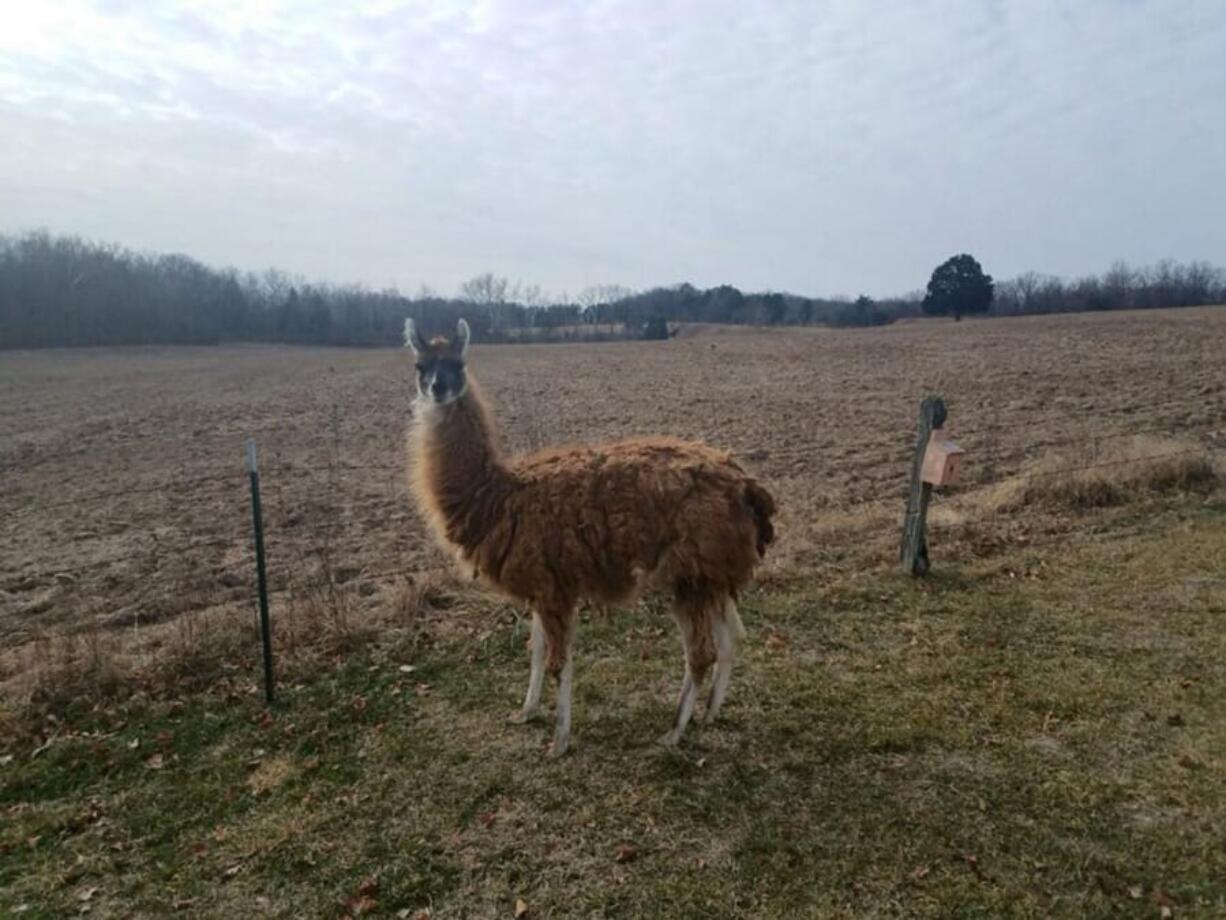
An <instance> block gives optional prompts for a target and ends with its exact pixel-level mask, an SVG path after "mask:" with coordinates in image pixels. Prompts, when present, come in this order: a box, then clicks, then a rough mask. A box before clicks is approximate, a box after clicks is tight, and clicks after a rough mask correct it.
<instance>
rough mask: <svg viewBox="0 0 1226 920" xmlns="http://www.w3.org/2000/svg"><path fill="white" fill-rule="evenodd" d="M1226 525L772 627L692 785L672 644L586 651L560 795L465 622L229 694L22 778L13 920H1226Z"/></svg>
mask: <svg viewBox="0 0 1226 920" xmlns="http://www.w3.org/2000/svg"><path fill="white" fill-rule="evenodd" d="M1222 524H1223V509H1222V508H1221V506H1220V505H1218V506H1214V507H1204V506H1203V505H1202V504H1201V503H1200V502H1196V503H1187V504H1186V505H1185V506H1184V507H1183V508H1182V509H1181V510H1179V511H1178V512H1171V511H1167V512H1166V513H1164V514H1160V515H1155V516H1152V517H1151V518H1150V519H1149V520H1148V522H1147V527H1146V529H1145V530H1143V531H1142V532H1140V533H1139V534H1137V535H1135V536H1130V537H1129V536H1122V535H1120V534H1118V533H1117V534H1115V535H1113V536H1112V537H1111V538H1110V539H1104V540H1100V541H1095V542H1076V541H1073V542H1070V543H1068V544H1067V545H1063V546H1051V547H1046V548H1041V549H1037V550H1030V551H1024V552H1015V553H1011V554H1010V555H1008V556H1003V557H998V558H994V559H989V560H984V561H981V562H978V563H972V564H966V565H961V566H958V567H957V568H956V569H954V570H951V569H950V568H949V567H943V574H938V575H937V576H936V577H935V578H932V579H929V580H927V581H924V582H914V581H911V580H909V579H904V578H902V577H900V576H897V575H895V574H893V573H887V572H882V571H868V572H865V571H860V572H856V573H852V574H848V575H846V576H843V577H835V578H828V577H825V576H826V573H822V575H823V577H822V579H821V580H816V581H810V582H809V583H795V584H791V585H789V586H788V587H787V588H780V589H776V590H772V591H771V592H769V593H758V594H753V595H751V596H749V597H747V598H746V599H745V604H744V616H745V620H746V625H747V627H748V630H749V635H750V639H749V642H748V644H747V645H746V647H745V651H744V656H743V661H742V663H741V664H740V665H739V666H738V669H737V672H736V675H735V676H734V681H733V689H732V694H731V696H730V698H729V703H728V706H727V707H726V709H725V718H724V719H723V720H722V721H721V724H720V725H718V726H716V727H714V728H712V729H709V730H702V731H695V732H694V733H692V734H691V735H690V736H688V737H687V739H686V742H685V744H684V746H683V747H682V749H681V750H680V751H679V752H676V753H671V752H667V751H664V750H663V749H660V748H658V747H657V746H656V745H655V744H654V743H653V742H652V739H653V738H655V737H656V736H657V735H658V734H659V731H660V727H661V725H663V724H665V723H666V722H667V720H668V718H669V716H670V710H671V702H672V698H673V694H674V692H675V689H676V683H677V681H678V679H679V677H680V663H681V662H680V655H679V652H678V650H677V648H676V643H675V640H674V637H673V635H672V630H671V627H669V626H668V624H667V617H666V614H665V613H664V612H663V611H662V610H658V609H655V608H654V607H645V608H643V609H640V610H637V611H635V612H633V613H629V612H617V613H614V614H613V615H612V616H611V617H596V616H593V617H590V618H587V619H586V620H585V623H584V626H583V629H582V630H581V632H580V636H579V648H578V668H577V671H576V724H575V728H576V733H577V734H576V747H575V749H574V751H573V752H572V754H571V755H570V756H568V757H567V758H564V759H563V760H562V761H560V762H555V761H551V760H549V759H548V758H546V757H545V747H546V745H547V741H548V737H549V731H550V729H549V726H548V725H538V726H511V725H508V724H507V723H506V720H505V717H506V715H508V714H509V713H510V712H512V711H513V710H514V708H515V706H516V705H517V703H518V696H519V693H520V691H521V690H522V685H523V682H524V680H525V678H526V672H527V660H526V655H525V652H524V648H523V640H524V634H525V630H524V627H523V625H522V624H520V623H517V622H516V621H515V620H514V618H508V617H505V616H500V615H495V614H494V613H493V611H492V610H490V611H487V610H485V609H484V608H483V607H482V606H481V605H480V602H479V601H480V599H479V598H466V597H465V596H464V595H459V594H457V595H449V594H448V595H445V596H442V597H440V598H438V601H439V602H441V603H444V604H446V603H449V602H450V601H452V600H454V601H455V602H456V606H453V607H450V608H449V609H448V610H447V611H446V614H445V615H444V619H445V621H446V623H447V625H448V627H449V628H448V629H447V630H442V629H441V628H440V629H438V630H436V629H433V628H432V629H431V630H429V631H428V632H427V634H426V635H425V636H424V637H423V640H422V641H421V642H420V643H417V644H416V645H406V644H403V643H402V642H401V641H400V640H399V639H398V638H397V637H396V636H395V635H394V631H393V630H391V629H390V628H389V631H388V633H386V634H384V636H383V639H382V640H381V641H380V642H379V643H375V644H372V645H369V646H366V647H365V648H363V649H361V650H358V651H356V652H352V653H350V654H349V655H348V656H346V658H345V659H344V661H343V662H341V663H339V664H336V665H333V666H328V667H315V668H313V669H311V670H309V671H308V672H304V673H300V674H298V675H296V676H295V678H294V680H292V681H287V683H286V685H285V687H284V689H283V693H282V696H281V700H280V702H279V704H278V705H277V706H276V707H275V708H274V709H272V710H271V711H266V710H265V709H264V708H263V706H262V705H261V702H260V699H259V694H258V692H257V691H256V688H255V687H254V686H251V687H247V688H242V687H234V688H232V689H231V690H230V691H226V690H224V689H221V688H218V689H216V690H215V691H214V692H206V693H202V694H198V695H194V696H192V697H188V698H184V699H181V700H170V701H164V702H146V703H138V702H133V703H131V704H129V705H127V706H125V707H123V708H121V709H102V710H100V711H97V712H86V713H82V714H80V715H79V716H78V717H76V718H73V719H70V720H65V721H63V722H61V723H60V724H58V725H57V726H56V729H55V732H54V733H53V734H50V733H49V734H50V737H48V738H47V739H45V740H44V741H43V743H41V744H40V745H39V746H38V747H33V746H32V745H29V744H22V745H14V744H12V743H11V742H10V743H9V745H8V746H7V747H5V748H4V749H3V754H4V757H5V758H6V759H5V760H3V761H2V762H0V814H3V816H4V820H3V821H0V915H4V916H10V915H18V911H19V910H23V909H24V912H23V913H21V914H20V915H21V916H32V917H53V916H66V915H70V914H75V913H76V912H78V911H79V910H80V909H81V907H82V905H87V906H88V907H89V908H90V915H91V916H94V917H122V916H134V915H135V916H165V915H168V914H171V913H174V912H182V913H185V914H186V915H189V916H200V917H214V916H250V915H258V916H268V917H292V916H335V917H341V916H345V915H349V916H353V917H356V916H359V915H362V914H365V915H369V916H387V917H396V916H401V915H402V912H404V913H403V915H405V916H410V917H411V916H416V915H418V913H419V912H421V911H429V916H430V917H431V918H432V920H445V918H450V917H509V916H513V915H514V911H515V905H516V903H517V901H521V900H522V901H523V902H524V903H525V904H526V905H527V907H528V908H529V910H530V911H531V916H533V917H542V918H543V917H571V916H585V917H588V916H590V917H602V916H653V917H662V918H673V917H676V918H680V917H692V916H707V917H716V918H723V917H728V918H732V917H745V916H753V917H764V918H783V917H797V916H804V917H836V916H837V917H846V916H854V917H934V918H935V917H950V916H965V917H1036V918H1037V917H1078V918H1083V917H1090V918H1100V917H1101V918H1106V917H1112V918H1114V917H1157V916H1159V915H1160V914H1161V912H1162V908H1164V907H1165V908H1167V909H1168V910H1170V911H1172V912H1173V915H1174V916H1175V917H1212V916H1221V915H1223V912H1224V911H1226V884H1224V883H1223V879H1226V851H1223V850H1222V847H1221V841H1222V839H1223V835H1226V804H1224V802H1223V799H1222V795H1221V790H1222V788H1223V784H1226V759H1224V757H1223V752H1224V751H1226V734H1224V732H1226V728H1224V727H1226V709H1224V708H1223V706H1224V702H1223V701H1226V644H1224V643H1226V634H1223V632H1222V631H1221V630H1220V629H1219V628H1218V626H1219V625H1220V624H1219V622H1218V621H1219V620H1220V612H1221V610H1222V609H1223V604H1226V582H1223V580H1222V578H1221V569H1220V561H1221V558H1222V553H1223V552H1224V551H1226V544H1224V542H1223V540H1224V535H1226V531H1224V530H1223V526H1222ZM416 596H417V594H416V592H414V591H410V592H407V596H406V599H405V603H406V604H407V605H408V609H409V610H417V601H416V600H415V598H416ZM413 616H417V617H422V618H424V619H426V620H427V621H430V622H431V623H432V624H433V625H438V626H439V627H441V625H442V624H434V618H435V617H436V616H439V614H438V613H437V612H428V611H427V610H426V608H424V607H423V608H421V610H420V611H419V612H417V613H414V614H413Z"/></svg>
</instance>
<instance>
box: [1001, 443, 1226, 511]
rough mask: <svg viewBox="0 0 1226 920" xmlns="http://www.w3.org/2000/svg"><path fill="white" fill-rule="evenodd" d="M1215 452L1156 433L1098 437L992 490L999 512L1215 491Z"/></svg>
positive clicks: (1217, 479) (1103, 505) (1082, 507)
mask: <svg viewBox="0 0 1226 920" xmlns="http://www.w3.org/2000/svg"><path fill="white" fill-rule="evenodd" d="M1220 480H1221V476H1220V474H1219V471H1218V468H1217V464H1216V463H1215V462H1214V456H1213V453H1212V451H1210V450H1209V449H1208V448H1206V447H1205V446H1204V445H1203V444H1200V443H1197V442H1195V441H1186V440H1178V439H1174V438H1158V437H1153V436H1146V435H1142V436H1137V437H1132V438H1129V439H1126V440H1112V441H1107V442H1095V441H1093V440H1090V441H1088V442H1087V443H1086V445H1085V446H1084V447H1082V448H1081V449H1079V450H1076V451H1073V452H1065V453H1052V454H1049V455H1048V456H1046V457H1045V458H1044V459H1043V460H1042V461H1040V462H1039V463H1036V464H1035V465H1033V466H1032V467H1031V468H1030V469H1028V470H1026V471H1024V472H1023V473H1022V475H1020V476H1018V477H1016V478H1013V479H1009V480H1006V481H1004V482H1002V483H1000V484H999V485H998V486H997V487H996V488H995V489H992V490H989V492H988V493H987V496H986V498H987V503H988V505H989V507H991V508H992V510H995V511H1010V512H1015V511H1020V510H1022V509H1024V508H1031V507H1035V506H1039V507H1046V508H1063V509H1069V510H1073V511H1078V510H1086V509H1092V508H1106V507H1110V506H1114V505H1123V504H1126V503H1127V502H1129V501H1134V500H1136V499H1137V498H1139V497H1143V496H1147V495H1161V494H1170V493H1174V492H1187V491H1199V492H1210V491H1212V490H1213V488H1214V487H1215V486H1216V485H1217V484H1218V483H1219V482H1220Z"/></svg>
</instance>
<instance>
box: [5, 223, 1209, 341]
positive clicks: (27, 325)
mask: <svg viewBox="0 0 1226 920" xmlns="http://www.w3.org/2000/svg"><path fill="white" fill-rule="evenodd" d="M921 299H922V295H921V293H920V292H916V293H913V294H910V295H908V296H905V297H899V298H893V299H889V300H879V301H874V300H872V299H870V298H868V297H860V298H858V299H857V300H855V301H849V300H845V299H843V300H841V299H818V298H809V297H800V296H796V295H792V294H782V293H773V292H767V293H755V294H747V293H743V292H741V291H739V290H737V289H736V288H734V287H731V286H729V285H722V286H720V287H715V288H710V289H707V290H701V289H699V288H695V287H694V286H692V285H690V284H680V285H675V286H672V287H659V288H654V289H652V290H648V291H642V292H638V293H635V292H632V291H630V290H629V289H627V288H623V287H619V286H616V285H602V286H595V287H590V288H587V289H585V290H584V291H582V292H580V293H579V294H578V295H577V296H575V297H573V298H572V297H565V296H564V297H561V298H557V299H556V300H553V301H551V300H549V299H548V298H546V297H544V296H543V295H542V294H541V291H540V289H539V288H538V287H536V286H522V285H519V284H514V283H512V282H509V281H508V280H507V279H505V278H500V277H497V276H495V275H491V274H485V275H480V276H478V277H476V278H473V279H472V280H470V281H468V282H466V283H465V284H464V285H462V287H461V290H460V293H459V295H458V296H456V297H440V296H437V295H435V294H433V293H432V292H429V291H426V290H423V291H422V292H421V293H420V294H418V295H417V296H413V297H406V296H404V295H402V294H401V293H399V292H398V291H395V290H384V291H372V290H369V289H367V288H363V287H360V286H355V285H349V286H345V285H334V284H319V283H313V282H304V281H300V280H298V279H295V278H292V277H290V276H289V275H286V274H285V273H283V272H278V271H267V272H264V273H251V272H238V271H235V270H233V269H215V268H210V267H208V266H206V265H202V264H201V263H199V262H197V261H195V260H194V259H191V258H188V257H187V256H182V255H156V254H145V253H139V252H134V251H132V250H129V249H125V248H122V247H119V246H114V245H108V244H103V243H95V242H89V241H85V240H81V239H79V238H76V237H65V236H53V235H50V234H47V233H30V234H25V235H21V236H2V235H0V348H43V347H52V346H66V345H67V346H72V345H129V344H155V343H164V344H212V343H218V342H234V341H250V342H292V343H302V344H315V345H394V344H398V343H399V342H400V336H401V329H402V327H403V323H404V318H405V317H406V316H412V317H414V318H415V319H416V320H418V321H419V322H420V323H421V324H422V326H423V328H425V329H426V330H428V331H434V330H439V331H441V330H445V329H450V328H452V327H453V326H454V323H455V321H456V319H458V318H459V317H460V316H464V317H466V318H467V319H468V320H469V323H470V325H471V326H472V328H473V333H474V336H475V337H476V338H477V340H479V341H485V342H500V341H502V342H530V341H569V340H576V339H584V340H592V339H612V338H644V337H645V338H662V337H666V336H667V335H668V334H669V330H670V327H669V324H674V328H675V324H676V323H682V322H709V323H745V324H758V325H782V324H806V325H807V324H813V323H823V324H827V325H835V326H868V325H881V324H884V323H890V322H893V321H894V320H897V319H900V318H902V317H909V316H919V315H921V309H920V302H921ZM1223 302H1226V273H1224V272H1222V271H1221V270H1220V269H1215V268H1213V267H1211V266H1209V265H1206V264H1204V263H1191V264H1189V265H1180V264H1177V263H1172V262H1162V263H1159V264H1158V265H1157V266H1154V267H1152V268H1146V269H1131V268H1129V267H1127V266H1125V265H1122V264H1117V265H1115V266H1114V267H1112V269H1111V270H1110V271H1108V272H1107V273H1106V274H1104V275H1102V276H1101V277H1097V276H1095V277H1089V278H1084V279H1080V280H1077V281H1062V280H1061V279H1059V278H1053V277H1049V276H1042V275H1037V274H1034V273H1028V274H1025V275H1021V276H1019V277H1018V278H1015V279H1012V280H1009V281H999V282H997V283H996V292H995V300H994V302H993V305H992V309H991V312H992V313H998V314H1014V313H1053V312H1065V311H1073V310H1111V309H1124V308H1134V307H1143V308H1147V307H1173V306H1192V305H1198V304H1208V303H1223Z"/></svg>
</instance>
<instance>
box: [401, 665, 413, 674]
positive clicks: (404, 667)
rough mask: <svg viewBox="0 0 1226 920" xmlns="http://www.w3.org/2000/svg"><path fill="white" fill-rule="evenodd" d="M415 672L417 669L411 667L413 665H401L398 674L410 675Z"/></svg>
mask: <svg viewBox="0 0 1226 920" xmlns="http://www.w3.org/2000/svg"><path fill="white" fill-rule="evenodd" d="M416 670H417V668H415V667H413V665H411V664H402V665H401V666H400V673H401V674H412V673H413V672H414V671H416Z"/></svg>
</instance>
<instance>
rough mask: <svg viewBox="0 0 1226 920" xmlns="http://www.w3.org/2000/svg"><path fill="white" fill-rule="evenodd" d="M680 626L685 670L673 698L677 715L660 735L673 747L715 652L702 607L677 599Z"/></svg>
mask: <svg viewBox="0 0 1226 920" xmlns="http://www.w3.org/2000/svg"><path fill="white" fill-rule="evenodd" d="M673 613H674V616H675V617H676V619H677V625H678V626H679V627H680V629H681V644H682V646H683V647H684V649H685V674H684V676H683V677H682V678H681V693H680V695H679V696H678V698H677V715H676V717H675V718H674V719H673V727H672V728H671V729H670V730H669V731H668V732H667V733H666V734H665V735H664V736H663V737H662V738H660V743H661V744H663V745H664V746H665V747H676V746H677V743H678V742H679V741H680V740H681V736H682V735H683V734H685V728H686V726H687V725H689V724H690V717H691V716H693V715H694V703H695V701H696V700H697V698H698V688H699V687H700V686H702V679H703V677H705V676H706V673H707V669H708V668H710V666H711V662H712V660H713V659H714V658H715V655H714V653H713V651H712V641H711V640H712V634H711V617H710V615H709V613H708V610H707V609H706V607H704V606H702V605H698V604H683V603H678V604H677V605H676V607H675V608H674V611H673Z"/></svg>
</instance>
